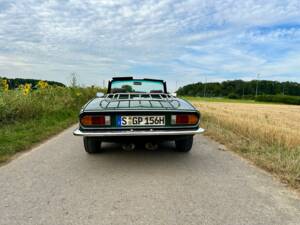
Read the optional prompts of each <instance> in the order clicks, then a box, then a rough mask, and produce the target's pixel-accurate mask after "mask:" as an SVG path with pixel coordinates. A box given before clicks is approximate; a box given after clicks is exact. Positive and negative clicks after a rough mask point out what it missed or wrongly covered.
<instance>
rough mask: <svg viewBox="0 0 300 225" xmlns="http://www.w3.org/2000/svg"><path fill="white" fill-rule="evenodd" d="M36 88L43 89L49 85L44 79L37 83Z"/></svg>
mask: <svg viewBox="0 0 300 225" xmlns="http://www.w3.org/2000/svg"><path fill="white" fill-rule="evenodd" d="M37 86H38V88H40V89H45V88H47V87H48V86H49V85H48V83H47V82H46V81H43V80H40V81H39V82H38V84H37Z"/></svg>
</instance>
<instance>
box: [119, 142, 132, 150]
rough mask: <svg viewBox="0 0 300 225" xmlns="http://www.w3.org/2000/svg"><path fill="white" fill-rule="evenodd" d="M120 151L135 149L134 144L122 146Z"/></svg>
mask: <svg viewBox="0 0 300 225" xmlns="http://www.w3.org/2000/svg"><path fill="white" fill-rule="evenodd" d="M122 149H123V150H125V151H132V150H134V149H135V144H133V143H129V144H122Z"/></svg>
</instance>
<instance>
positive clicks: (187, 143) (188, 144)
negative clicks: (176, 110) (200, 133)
mask: <svg viewBox="0 0 300 225" xmlns="http://www.w3.org/2000/svg"><path fill="white" fill-rule="evenodd" d="M193 140H194V137H193V136H188V137H185V138H183V139H179V140H175V145H176V151H177V152H189V151H190V150H191V149H192V147H193Z"/></svg>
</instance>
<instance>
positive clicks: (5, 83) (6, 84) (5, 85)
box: [1, 80, 9, 92]
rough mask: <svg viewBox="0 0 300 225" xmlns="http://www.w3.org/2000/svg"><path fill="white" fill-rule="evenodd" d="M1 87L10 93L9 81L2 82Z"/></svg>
mask: <svg viewBox="0 0 300 225" xmlns="http://www.w3.org/2000/svg"><path fill="white" fill-rule="evenodd" d="M1 87H2V89H3V91H4V92H6V91H8V88H9V85H8V82H7V80H2V81H1Z"/></svg>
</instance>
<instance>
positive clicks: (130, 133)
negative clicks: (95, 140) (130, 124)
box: [73, 127, 205, 137]
mask: <svg viewBox="0 0 300 225" xmlns="http://www.w3.org/2000/svg"><path fill="white" fill-rule="evenodd" d="M204 131H205V130H204V129H203V128H201V127H199V128H198V129H197V130H172V131H169V130H165V131H163V130H159V131H158V130H149V131H137V130H134V131H106V132H105V131H104V132H103V131H101V132H100V131H93V132H92V131H84V132H83V131H81V130H79V129H76V130H74V131H73V134H74V135H75V136H84V137H116V136H162V135H169V136H173V135H194V134H200V133H203V132H204Z"/></svg>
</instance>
